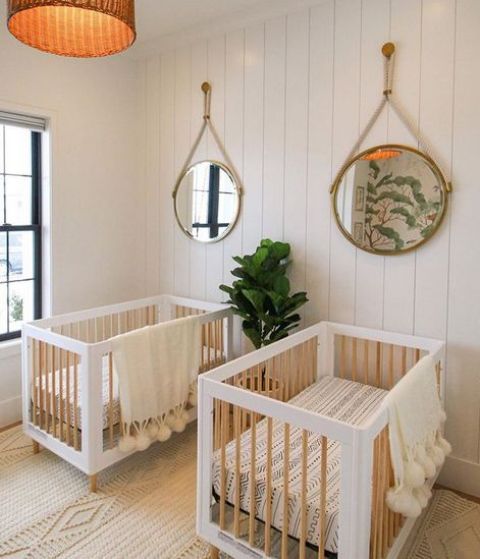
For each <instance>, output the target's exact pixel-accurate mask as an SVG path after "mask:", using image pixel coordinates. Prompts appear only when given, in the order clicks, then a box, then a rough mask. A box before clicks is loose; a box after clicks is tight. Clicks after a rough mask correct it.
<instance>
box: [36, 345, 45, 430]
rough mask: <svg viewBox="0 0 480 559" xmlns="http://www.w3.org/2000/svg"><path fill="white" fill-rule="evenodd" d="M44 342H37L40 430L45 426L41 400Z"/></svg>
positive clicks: (42, 400) (42, 401) (42, 399)
mask: <svg viewBox="0 0 480 559" xmlns="http://www.w3.org/2000/svg"><path fill="white" fill-rule="evenodd" d="M44 345H45V344H44V342H38V362H39V363H38V364H39V371H40V382H39V383H38V391H39V398H38V400H39V407H40V414H39V416H40V417H39V419H40V429H44V427H45V424H44V421H43V420H44V407H43V406H44V398H43V389H44V383H43V370H44V361H43V348H44Z"/></svg>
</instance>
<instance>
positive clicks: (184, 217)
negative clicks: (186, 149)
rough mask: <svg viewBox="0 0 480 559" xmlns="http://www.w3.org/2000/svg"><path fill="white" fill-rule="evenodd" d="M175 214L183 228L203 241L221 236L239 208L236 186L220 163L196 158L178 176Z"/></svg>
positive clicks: (212, 240) (230, 227)
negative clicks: (196, 160)
mask: <svg viewBox="0 0 480 559" xmlns="http://www.w3.org/2000/svg"><path fill="white" fill-rule="evenodd" d="M174 204H175V215H176V218H177V221H178V223H179V225H180V227H181V228H182V230H183V232H184V233H185V234H186V235H187V236H188V237H190V238H191V239H195V240H196V241H200V242H203V243H209V242H215V241H219V240H221V239H223V238H224V237H226V236H227V235H228V233H230V231H231V230H232V229H233V227H234V226H235V223H236V221H237V219H238V214H239V212H240V189H239V187H238V185H237V183H236V181H235V178H234V175H233V173H232V172H231V171H230V170H229V169H228V167H226V166H225V165H224V164H223V163H219V162H217V161H200V162H199V163H195V164H193V165H191V166H190V167H189V168H188V169H187V170H186V171H185V173H183V175H182V176H181V177H180V179H179V180H178V182H177V185H176V187H175V191H174Z"/></svg>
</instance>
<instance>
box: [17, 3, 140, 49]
mask: <svg viewBox="0 0 480 559" xmlns="http://www.w3.org/2000/svg"><path fill="white" fill-rule="evenodd" d="M8 29H9V30H10V32H11V33H12V35H14V36H15V37H16V38H17V39H18V40H19V41H21V42H22V43H25V44H27V45H29V46H31V47H34V48H36V49H39V50H42V51H45V52H50V53H52V54H59V55H62V56H74V57H82V58H89V57H94V56H108V55H110V54H115V53H117V52H121V51H123V50H125V49H127V48H128V47H129V46H130V45H132V43H133V42H134V41H135V38H136V31H135V8H134V0H8Z"/></svg>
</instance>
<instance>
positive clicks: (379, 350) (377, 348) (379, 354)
mask: <svg viewBox="0 0 480 559" xmlns="http://www.w3.org/2000/svg"><path fill="white" fill-rule="evenodd" d="M375 351H376V355H375V383H376V384H375V386H376V387H377V388H380V386H381V383H382V379H381V372H382V367H381V361H382V344H381V343H380V342H376V344H375Z"/></svg>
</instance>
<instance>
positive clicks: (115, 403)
mask: <svg viewBox="0 0 480 559" xmlns="http://www.w3.org/2000/svg"><path fill="white" fill-rule="evenodd" d="M208 353H209V350H208V347H206V346H204V348H203V362H204V363H208V357H209V356H208ZM221 362H223V360H222V359H219V357H218V351H216V350H215V349H213V348H210V366H211V368H213V366H214V365H215V364H217V365H219V364H220V363H221ZM80 375H81V369H80V365H79V366H78V386H77V425H78V428H79V429H81V428H82V413H81V409H82V408H81V393H82V387H81V383H80ZM62 376H63V379H62V386H63V398H64V399H66V397H67V388H66V387H67V370H66V368H64V369H63V371H62ZM46 377H47V375H45V376H44V377H43V382H42V384H43V386H44V387H45V386H46V385H47V382H46ZM52 380H53V379H52V373H49V374H48V392H47V394H48V400H45V401H43V406H42V407H43V409H44V410H47V408H48V409H49V410H51V409H52V401H53V400H54V401H55V406H56V417H57V418H58V417H59V414H60V402H61V398H60V376H59V372H58V371H57V372H56V376H55V398H53V383H52ZM69 380H70V382H69V384H70V386H69V391H70V393H69V400H70V409H69V413H68V414H67V413H66V410H65V407H64V409H63V417H64V421H65V422H68V421H70V425H71V426H72V427H73V426H74V424H75V421H74V415H73V413H74V412H73V410H74V404H73V400H74V389H75V387H74V382H75V381H74V374H73V366H70V379H69ZM139 382H141V379H139ZM38 385H39V379H38V377H37V378H36V380H35V386H37V387H38ZM47 401H48V402H49V403H48V406H47ZM109 401H110V386H109V372H108V358H107V357H106V356H105V357H104V359H103V372H102V426H103V429H107V428H108V426H109V417H110V405H109ZM64 406H65V404H64ZM112 414H113V425H117V423H119V422H120V401H119V396H118V381H117V375H116V373H115V371H114V372H113V400H112Z"/></svg>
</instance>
